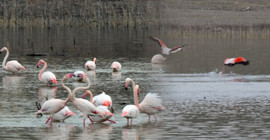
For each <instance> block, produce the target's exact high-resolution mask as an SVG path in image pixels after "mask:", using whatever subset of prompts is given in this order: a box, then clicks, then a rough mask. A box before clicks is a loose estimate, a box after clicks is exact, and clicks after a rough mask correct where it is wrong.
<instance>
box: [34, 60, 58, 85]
mask: <svg viewBox="0 0 270 140" xmlns="http://www.w3.org/2000/svg"><path fill="white" fill-rule="evenodd" d="M41 64H44V66H43V68H42V69H41V70H40V72H39V75H38V79H39V80H40V81H41V82H43V83H46V84H47V85H52V84H53V83H55V84H57V80H56V77H55V75H54V74H53V73H52V72H50V71H46V72H45V70H46V68H47V62H46V61H44V60H42V59H41V60H39V62H38V64H37V68H39V66H40V65H41Z"/></svg>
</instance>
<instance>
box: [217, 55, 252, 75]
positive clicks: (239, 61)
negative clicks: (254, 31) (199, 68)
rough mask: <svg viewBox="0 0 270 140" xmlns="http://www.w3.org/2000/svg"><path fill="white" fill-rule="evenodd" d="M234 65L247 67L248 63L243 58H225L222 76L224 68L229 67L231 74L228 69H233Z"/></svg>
mask: <svg viewBox="0 0 270 140" xmlns="http://www.w3.org/2000/svg"><path fill="white" fill-rule="evenodd" d="M236 64H242V65H245V66H246V65H249V61H248V60H246V59H245V58H244V57H236V58H226V59H225V61H224V64H223V68H222V74H223V73H224V70H225V66H228V67H229V71H230V72H231V69H230V67H233V66H234V65H236Z"/></svg>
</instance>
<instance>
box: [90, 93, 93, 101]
mask: <svg viewBox="0 0 270 140" xmlns="http://www.w3.org/2000/svg"><path fill="white" fill-rule="evenodd" d="M89 94H90V99H89V101H90V102H91V103H92V102H93V93H92V92H89Z"/></svg>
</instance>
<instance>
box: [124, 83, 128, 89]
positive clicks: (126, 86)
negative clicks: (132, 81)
mask: <svg viewBox="0 0 270 140" xmlns="http://www.w3.org/2000/svg"><path fill="white" fill-rule="evenodd" d="M125 89H126V90H128V83H127V82H126V84H125Z"/></svg>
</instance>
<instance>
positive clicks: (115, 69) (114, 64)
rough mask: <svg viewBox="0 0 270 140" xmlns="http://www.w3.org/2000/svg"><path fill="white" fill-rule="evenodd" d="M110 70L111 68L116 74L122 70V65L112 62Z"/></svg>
mask: <svg viewBox="0 0 270 140" xmlns="http://www.w3.org/2000/svg"><path fill="white" fill-rule="evenodd" d="M111 68H112V70H113V72H118V71H120V70H121V69H122V65H121V64H120V63H119V62H117V61H114V62H113V63H112V65H111Z"/></svg>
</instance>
